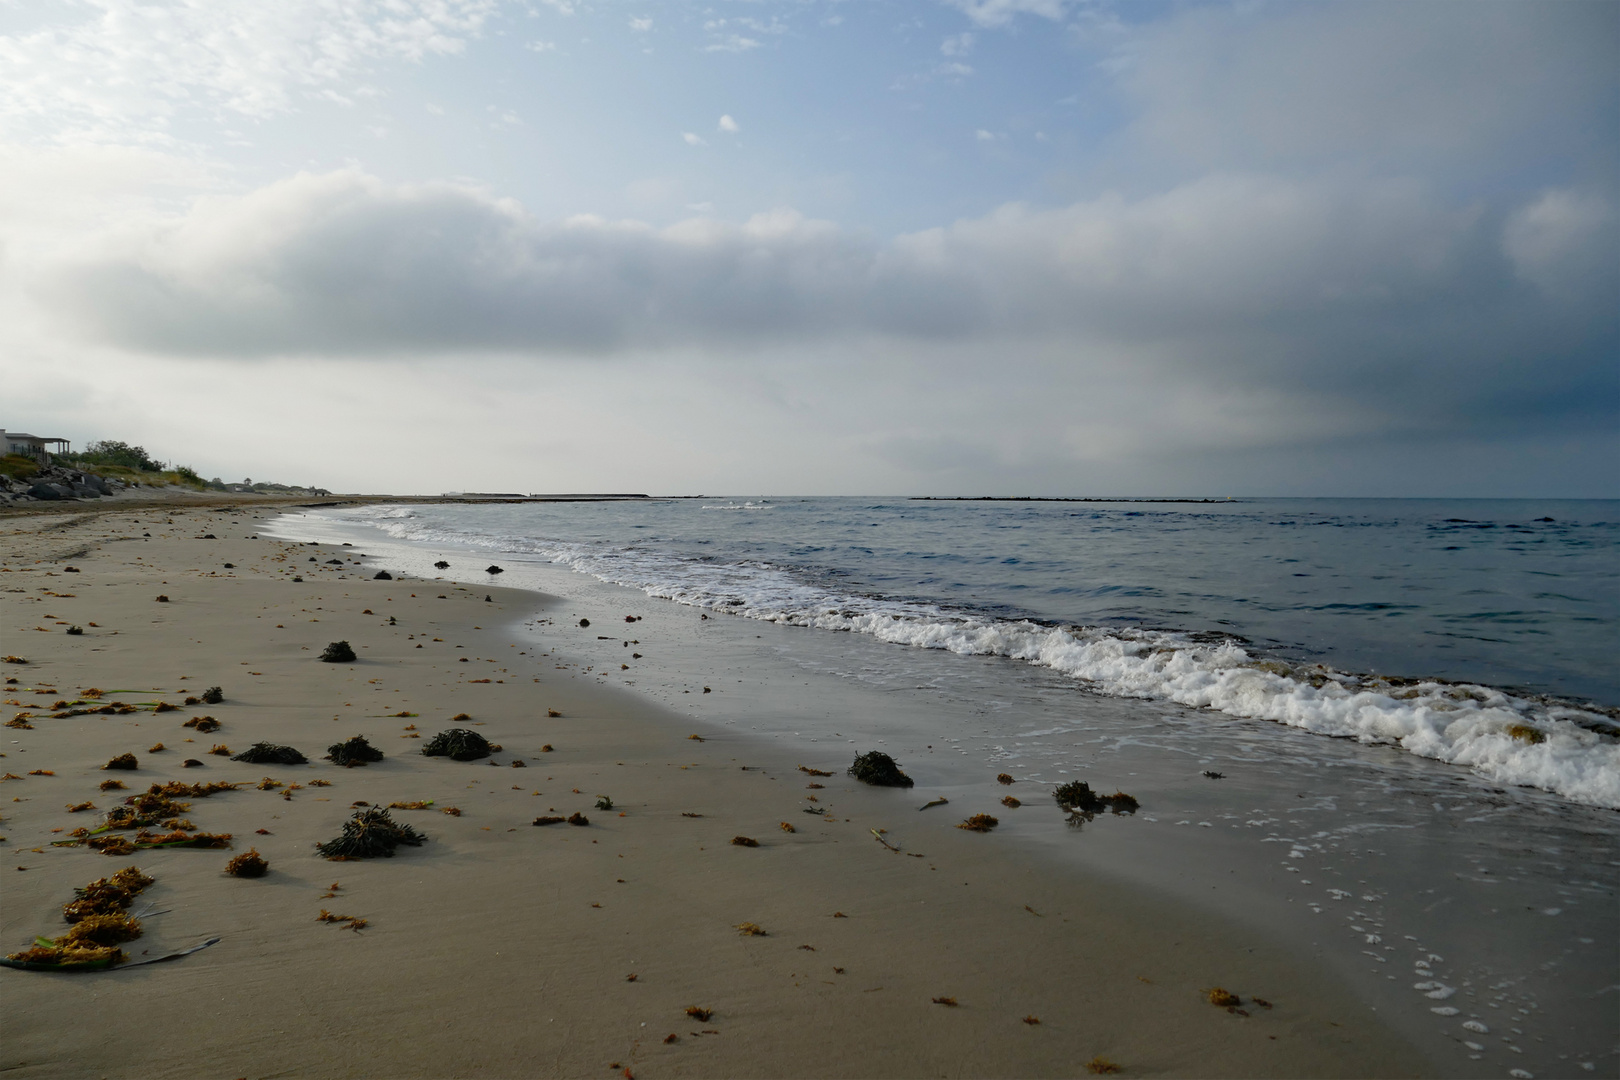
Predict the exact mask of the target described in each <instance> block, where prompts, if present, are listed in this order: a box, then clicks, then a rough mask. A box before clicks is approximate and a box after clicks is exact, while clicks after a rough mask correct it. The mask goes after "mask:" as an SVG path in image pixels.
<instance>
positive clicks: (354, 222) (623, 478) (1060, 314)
mask: <svg viewBox="0 0 1620 1080" xmlns="http://www.w3.org/2000/svg"><path fill="white" fill-rule="evenodd" d="M1617 56H1620V4H1614V3H1581V2H1568V3H1542V2H1534V3H1494V2H1490V0H1479V2H1471V3H1460V2H1431V0H1408V2H1401V3H1394V4H1383V3H1373V2H1366V3H1304V4H1295V3H1268V2H1254V0H1245V2H1242V3H1236V4H1229V3H1193V2H1186V3H1181V2H1178V3H1155V2H1151V0H1139V2H1132V3H1111V2H1107V0H1096V2H1077V0H911V2H882V0H781V2H772V0H739V2H733V3H707V4H700V3H691V4H687V3H619V2H616V0H615V2H607V0H604V2H592V0H521V2H516V3H506V2H502V0H276V2H275V3H271V4H266V3H263V2H262V0H258V2H235V0H181V2H168V0H140V2H136V0H34V2H19V0H0V386H3V387H4V393H3V395H0V425H3V426H5V427H6V428H8V429H10V430H13V431H17V430H23V431H29V432H32V433H34V434H37V435H45V436H60V437H64V438H69V439H72V440H73V441H74V444H75V446H76V447H82V446H83V445H84V444H85V443H86V442H88V441H90V440H93V439H98V438H108V439H121V440H123V441H126V442H130V443H135V444H139V445H142V446H144V447H146V448H147V449H148V450H149V451H150V452H151V453H153V454H154V455H156V456H158V457H160V458H164V459H167V460H170V461H173V462H177V463H184V464H187V465H190V466H191V467H192V468H195V469H196V470H197V471H198V472H200V473H202V474H203V475H204V476H207V477H213V476H217V477H221V478H223V479H225V480H233V481H234V480H240V479H243V478H246V477H252V478H254V479H257V480H274V481H279V482H285V483H303V484H314V485H319V486H322V487H326V488H330V489H333V490H337V491H352V492H402V493H403V492H421V493H435V492H440V491H452V490H480V491H523V492H580V491H627V492H650V493H667V494H698V493H707V494H722V493H724V494H765V495H773V494H774V495H788V494H804V495H815V494H890V495H893V494H928V495H951V494H970V495H979V494H990V495H1082V496H1084V495H1143V496H1200V497H1202V496H1227V495H1231V496H1245V495H1253V496H1259V495H1326V496H1468V497H1493V496H1503V497H1616V496H1620V64H1617V63H1616V62H1615V58H1616V57H1617Z"/></svg>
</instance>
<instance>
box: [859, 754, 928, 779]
mask: <svg viewBox="0 0 1620 1080" xmlns="http://www.w3.org/2000/svg"><path fill="white" fill-rule="evenodd" d="M849 775H851V776H853V777H854V778H855V779H857V780H859V781H860V782H861V783H863V784H876V785H878V786H879V787H911V786H912V785H913V784H914V783H915V781H913V780H912V779H911V777H909V776H907V775H906V774H905V773H903V772H901V771H900V766H898V765H896V764H895V763H894V758H892V757H890V756H889V755H888V754H885V753H884V752H883V751H881V750H870V751H868V752H867V753H864V754H861V755H859V756H857V757H856V758H855V763H854V764H853V765H851V766H850V767H849Z"/></svg>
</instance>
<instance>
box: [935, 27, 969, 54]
mask: <svg viewBox="0 0 1620 1080" xmlns="http://www.w3.org/2000/svg"><path fill="white" fill-rule="evenodd" d="M973 41H974V36H973V34H972V33H971V32H964V33H961V34H955V35H952V36H951V37H948V38H946V39H945V40H944V41H942V42H940V43H939V51H940V52H941V53H943V54H944V55H946V56H966V55H967V54H968V53H970V52H972V51H973Z"/></svg>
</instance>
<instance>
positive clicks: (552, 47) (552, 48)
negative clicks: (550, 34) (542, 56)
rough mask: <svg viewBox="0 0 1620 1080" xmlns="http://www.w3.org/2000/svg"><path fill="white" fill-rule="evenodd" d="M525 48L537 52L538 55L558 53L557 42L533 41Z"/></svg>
mask: <svg viewBox="0 0 1620 1080" xmlns="http://www.w3.org/2000/svg"><path fill="white" fill-rule="evenodd" d="M523 47H524V48H525V49H529V50H530V51H532V52H537V53H548V52H556V51H557V43H556V42H555V41H531V42H529V43H528V44H527V45H525V46H523Z"/></svg>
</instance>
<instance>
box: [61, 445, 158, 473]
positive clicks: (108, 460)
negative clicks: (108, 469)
mask: <svg viewBox="0 0 1620 1080" xmlns="http://www.w3.org/2000/svg"><path fill="white" fill-rule="evenodd" d="M79 459H80V460H81V461H84V462H85V463H87V464H90V465H122V466H123V467H124V468H126V469H136V470H139V471H140V472H162V471H163V463H162V462H161V461H156V460H154V459H153V458H152V457H151V455H149V454H148V453H147V452H146V448H145V447H144V446H131V445H129V443H127V442H122V441H120V440H118V439H98V440H96V441H95V442H93V443H91V444H90V445H89V446H87V447H86V448H85V451H84V453H82V454H80V455H79Z"/></svg>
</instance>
